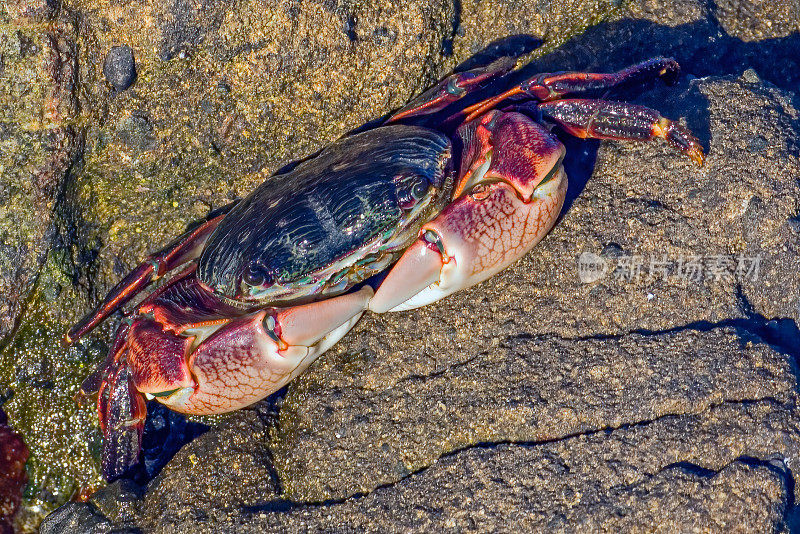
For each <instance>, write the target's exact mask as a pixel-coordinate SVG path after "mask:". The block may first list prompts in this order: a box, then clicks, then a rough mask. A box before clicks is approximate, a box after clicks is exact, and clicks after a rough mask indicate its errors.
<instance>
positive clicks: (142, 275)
mask: <svg viewBox="0 0 800 534" xmlns="http://www.w3.org/2000/svg"><path fill="white" fill-rule="evenodd" d="M231 207H233V205H231V206H226V208H227V209H225V212H223V213H220V214H218V215H217V216H215V217H214V218H212V219H209V220H208V221H206V222H204V223H203V224H201V225H200V226H198V227H197V228H195V229H194V230H191V231H189V232H186V233H185V234H183V235H182V236H181V237H179V238H178V239H176V240H175V241H173V242H172V243H171V244H169V245H168V246H167V247H165V248H163V249H162V250H160V251H159V252H156V253H155V254H152V255H150V256H148V257H147V258H146V259H145V260H144V261H143V262H142V263H140V264H139V265H138V266H137V267H136V268H135V269H134V270H133V271H131V272H130V273H129V274H128V276H126V277H125V278H123V279H122V281H121V282H119V283H118V284H117V285H116V286H114V288H113V289H112V290H111V291H109V292H108V294H107V295H106V297H105V298H104V299H103V302H101V303H100V305H99V306H97V307H96V308H95V309H94V310H92V311H91V312H90V313H89V314H88V315H86V316H85V317H84V318H83V319H81V320H80V321H79V322H78V323H77V324H76V325H75V326H73V327H72V328H70V329H69V331H68V332H67V333H66V335H65V336H64V343H66V344H67V345H71V344H72V343H74V342H75V341H77V340H78V339H79V338H81V337H82V336H84V335H86V334H87V333H89V331H91V330H92V329H93V328H94V327H95V326H97V325H98V324H100V323H101V322H102V321H103V319H105V318H106V317H108V316H109V315H111V314H112V313H114V312H115V311H116V310H118V309H119V308H120V307H122V306H123V305H125V303H127V302H128V301H129V300H130V299H132V298H133V297H135V296H136V295H137V294H138V293H139V292H140V291H142V290H143V289H144V288H146V287H147V286H148V285H149V284H150V283H151V282H153V281H155V280H158V279H159V278H160V277H161V276H163V275H164V274H165V273H167V272H169V271H171V270H172V269H174V268H176V267H179V266H180V265H183V264H184V263H186V262H188V261H191V260H193V259H195V258H196V257H197V256H198V255H199V254H200V252H201V251H202V249H203V244H204V243H205V242H206V240H207V239H208V238H209V236H210V235H211V233H212V232H213V231H214V229H215V228H216V227H217V225H218V224H219V223H220V221H221V220H222V218H223V217H224V216H225V213H227V211H230V208H231Z"/></svg>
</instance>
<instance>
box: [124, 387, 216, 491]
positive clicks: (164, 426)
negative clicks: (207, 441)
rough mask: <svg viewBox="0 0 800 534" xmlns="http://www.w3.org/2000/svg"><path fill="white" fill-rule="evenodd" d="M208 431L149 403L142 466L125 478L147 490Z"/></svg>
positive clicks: (132, 470)
mask: <svg viewBox="0 0 800 534" xmlns="http://www.w3.org/2000/svg"><path fill="white" fill-rule="evenodd" d="M208 429H209V427H208V425H204V424H203V423H197V422H195V421H189V420H188V419H186V416H185V415H183V414H180V413H178V412H173V411H172V410H170V409H169V408H167V407H166V406H164V405H163V404H161V403H158V402H156V401H150V402H148V403H147V419H146V420H145V424H144V434H143V436H142V452H141V456H140V460H139V463H138V464H136V465H134V466H133V467H131V468H130V469H129V470H128V471H127V472H126V473H125V475H124V476H123V477H121V478H126V479H130V480H133V481H134V482H136V483H137V484H139V485H140V486H144V485H145V484H147V483H148V482H150V481H151V480H152V479H153V478H155V476H156V475H158V473H160V472H161V469H163V468H164V466H165V465H167V462H169V461H170V460H171V459H172V457H173V456H175V454H176V453H177V452H178V451H179V450H180V449H181V447H183V446H184V445H186V444H187V443H190V442H191V441H192V440H194V439H195V438H196V437H198V436H200V435H202V434H204V433H205V432H206V431H208Z"/></svg>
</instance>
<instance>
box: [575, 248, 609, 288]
mask: <svg viewBox="0 0 800 534" xmlns="http://www.w3.org/2000/svg"><path fill="white" fill-rule="evenodd" d="M607 272H608V265H607V264H606V260H604V259H603V258H602V257H600V256H598V255H597V254H595V253H593V252H582V253H581V255H580V256H578V278H580V280H581V282H583V283H584V284H591V283H592V282H597V281H598V280H600V279H601V278H603V277H604V276H605V275H606V273H607Z"/></svg>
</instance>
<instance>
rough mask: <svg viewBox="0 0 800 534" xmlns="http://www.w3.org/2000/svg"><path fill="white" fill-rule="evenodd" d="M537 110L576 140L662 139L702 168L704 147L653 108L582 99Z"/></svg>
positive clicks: (565, 101) (684, 129)
mask: <svg viewBox="0 0 800 534" xmlns="http://www.w3.org/2000/svg"><path fill="white" fill-rule="evenodd" d="M536 109H537V110H538V111H539V112H540V113H541V115H542V118H543V119H545V120H548V121H551V122H554V123H556V124H558V125H559V126H561V127H562V128H564V129H565V130H566V131H567V132H569V133H570V134H572V135H574V136H576V137H581V138H587V137H589V138H594V139H622V140H631V141H649V140H651V139H654V138H656V137H662V138H664V139H666V140H667V141H668V142H669V143H670V144H671V145H673V146H675V147H676V148H678V149H680V150H682V151H683V152H685V153H686V154H687V155H688V156H689V157H691V158H692V159H693V160H694V161H695V162H696V163H697V164H698V165H700V166H702V165H703V161H704V156H703V148H702V146H700V142H699V141H698V140H697V139H696V138H695V137H694V136H693V135H692V133H691V132H690V131H689V129H688V128H686V127H684V126H681V125H680V124H677V123H674V122H672V121H670V120H669V119H666V118H664V117H662V116H661V114H660V113H659V112H658V111H656V110H654V109H650V108H648V107H644V106H638V105H636V104H628V103H625V102H610V101H608V100H582V99H572V100H556V101H554V102H546V103H544V104H539V105H538V106H536Z"/></svg>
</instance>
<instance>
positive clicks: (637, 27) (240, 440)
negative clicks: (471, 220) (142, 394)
mask: <svg viewBox="0 0 800 534" xmlns="http://www.w3.org/2000/svg"><path fill="white" fill-rule="evenodd" d="M797 7H798V6H797V2H796V1H794V0H793V1H792V2H785V1H782V0H772V1H764V2H741V1H724V2H722V1H717V2H707V1H705V0H675V1H671V2H667V3H665V2H657V1H654V0H652V1H651V0H637V1H634V2H629V3H626V4H625V5H623V6H619V5H617V4H616V3H613V2H612V3H609V2H602V1H598V2H572V1H558V2H538V3H533V4H531V3H520V2H515V1H501V0H490V1H485V0H484V1H480V2H467V1H464V2H449V1H448V0H441V1H436V2H394V1H393V2H383V3H376V2H355V3H353V2H315V1H311V0H280V1H277V0H276V1H274V2H264V1H258V0H239V1H233V2H223V1H216V0H212V1H204V2H188V1H181V0H179V1H175V2H172V1H169V2H164V1H161V0H142V1H138V2H128V3H125V2H123V3H120V2H117V1H113V0H103V1H100V2H98V1H94V0H92V1H89V0H68V1H65V2H64V3H63V4H62V5H56V3H55V2H48V1H46V0H12V1H10V2H5V3H4V4H3V5H2V6H0V78H2V79H3V81H5V80H7V79H9V80H12V82H13V83H10V84H0V94H1V95H2V100H3V104H4V106H3V109H2V111H0V143H2V145H0V146H2V148H3V150H0V169H2V186H3V188H5V189H4V190H5V191H7V193H6V194H5V196H3V198H4V199H5V198H8V201H1V202H0V204H2V205H0V210H6V211H3V212H2V214H3V215H4V217H2V218H0V219H2V221H3V222H0V238H2V239H0V241H2V242H3V243H5V244H6V245H7V246H6V250H7V253H6V256H8V258H10V259H8V260H7V261H5V260H2V261H0V295H2V299H0V300H2V302H0V347H3V352H2V359H0V395H2V398H3V399H5V398H7V397H8V396H9V395H10V394H11V393H13V395H14V396H13V398H11V400H9V401H7V402H6V403H5V405H4V407H5V408H6V410H7V411H8V412H9V414H10V417H11V419H12V422H13V423H14V425H15V426H16V427H17V428H19V429H21V431H22V432H23V434H24V435H25V437H26V440H27V441H28V442H29V443H30V444H31V452H32V456H31V460H30V462H29V469H30V473H31V487H30V488H29V492H28V493H29V495H32V496H33V497H32V498H31V499H29V501H28V503H27V506H26V507H25V509H24V510H23V511H24V517H23V518H22V519H20V520H18V526H19V527H20V528H21V529H23V530H31V529H33V528H34V526H35V524H36V522H37V521H38V520H39V519H40V518H41V517H42V516H43V515H44V513H46V512H47V511H49V510H51V509H52V508H53V507H54V506H56V505H57V504H58V503H60V502H63V501H64V500H66V499H67V498H69V497H70V496H87V495H88V494H90V493H91V492H92V490H93V489H95V488H96V487H97V486H98V484H99V479H98V476H97V472H96V465H97V458H96V454H97V445H98V435H97V431H96V423H95V421H94V416H93V415H92V413H91V412H92V410H91V407H86V408H83V409H80V410H77V411H76V409H75V407H74V405H73V402H72V399H71V397H72V395H74V393H75V392H76V391H77V386H78V384H79V383H80V380H81V377H82V376H84V375H85V374H87V372H88V370H89V368H90V366H91V364H92V362H93V361H97V360H99V359H100V357H101V356H102V353H103V351H104V349H105V344H106V343H107V340H108V336H109V334H110V331H111V329H112V328H113V325H109V326H107V327H106V329H105V330H103V331H101V332H99V333H98V334H97V335H96V336H94V337H92V338H90V339H89V340H87V341H86V342H85V343H83V344H81V345H79V346H78V347H76V348H74V349H71V350H61V349H57V348H56V347H55V346H54V345H55V340H56V339H57V338H58V337H60V335H61V333H62V332H63V330H64V329H65V328H66V326H67V325H68V324H69V323H70V322H71V321H73V320H74V319H75V318H76V316H77V315H79V314H81V313H83V312H84V311H86V309H88V307H89V305H90V302H92V301H94V300H95V299H96V298H97V297H98V296H99V295H101V294H102V293H104V292H105V291H106V290H107V289H108V288H109V287H110V285H111V284H113V283H114V282H116V280H117V279H118V278H119V277H120V276H121V275H122V274H124V272H125V271H126V270H127V269H128V268H130V267H131V266H132V265H133V264H135V263H136V262H138V260H139V259H140V258H141V257H142V256H143V255H144V254H145V253H146V252H147V251H151V250H154V249H157V248H158V247H160V246H161V245H163V244H165V243H166V242H167V241H169V240H170V239H171V238H172V237H174V236H175V235H177V234H179V233H180V232H181V231H183V229H184V228H185V226H186V224H187V223H189V222H190V221H192V220H194V219H197V218H201V217H204V216H205V215H206V214H207V213H208V212H209V210H210V209H212V208H216V207H220V206H222V205H224V204H225V203H227V202H229V201H230V200H231V199H233V198H235V197H236V196H238V195H241V194H244V193H246V192H247V191H249V190H250V189H251V188H252V186H253V185H254V184H256V183H258V182H259V181H260V180H262V179H263V177H264V176H265V175H266V174H269V173H271V172H272V171H274V170H275V169H277V168H279V167H280V166H282V165H284V164H286V163H288V162H290V161H292V160H294V159H296V158H299V157H304V156H307V155H309V154H311V153H313V152H315V151H316V150H318V149H319V148H321V147H322V146H324V145H325V144H326V143H328V142H330V141H331V140H333V139H335V138H337V137H338V136H340V135H342V134H343V133H345V132H347V131H349V130H351V129H353V128H356V127H358V126H361V125H362V124H364V123H365V122H367V121H369V120H373V119H376V118H378V117H380V116H382V115H383V114H385V113H387V112H388V111H390V110H391V109H393V108H396V107H398V106H400V105H401V104H402V103H403V102H404V101H406V100H407V99H408V98H409V97H410V96H411V95H412V94H414V93H416V92H418V91H420V90H422V89H424V88H425V87H427V86H428V85H430V84H431V82H433V81H434V80H435V79H436V78H437V77H438V76H440V75H442V74H445V73H446V72H448V71H449V70H451V69H452V68H453V67H454V66H456V65H457V64H464V62H466V64H471V63H480V62H482V61H484V60H485V59H486V58H488V57H492V56H494V55H497V54H500V53H509V52H510V53H515V54H521V53H528V52H530V51H531V50H532V49H533V48H534V47H535V46H536V45H537V44H538V43H539V42H540V41H541V42H544V45H543V47H541V48H540V49H539V51H538V53H539V54H541V51H543V50H545V51H547V50H552V49H553V47H554V46H555V45H556V44H559V43H561V42H563V41H566V40H567V39H568V38H569V37H570V36H572V35H574V34H575V33H576V32H579V31H582V30H583V29H584V28H586V27H587V26H590V25H592V24H595V26H593V27H592V28H590V29H588V30H587V31H586V32H585V33H584V34H583V35H582V36H580V37H579V38H577V39H573V40H570V41H569V42H567V43H566V44H565V45H564V46H562V47H560V48H558V49H556V50H552V53H550V54H548V55H547V56H544V57H541V58H539V59H537V60H536V61H535V62H534V63H533V64H532V65H531V66H530V67H528V68H527V69H525V72H526V73H532V72H538V71H546V70H562V69H566V68H579V69H594V70H603V71H608V70H612V69H615V68H619V67H621V66H623V65H626V64H630V63H632V62H635V61H638V60H641V59H644V58H645V57H649V56H654V55H672V56H675V57H676V58H677V59H678V60H679V61H680V62H681V64H682V66H683V68H684V72H685V73H687V74H688V76H686V77H685V78H683V79H682V81H681V84H680V85H679V86H678V87H677V88H675V89H665V88H656V89H655V90H653V91H652V92H649V93H646V94H645V95H643V96H642V97H639V99H638V100H637V101H638V102H641V103H648V104H650V105H653V106H655V107H657V108H658V109H660V110H662V111H663V112H664V113H665V115H668V116H670V117H675V118H677V117H684V118H685V120H686V121H687V124H688V125H689V126H690V127H691V128H692V129H693V130H694V131H695V132H696V133H697V134H698V135H699V136H700V137H701V140H702V142H703V143H704V145H705V146H706V148H708V149H709V160H708V165H707V167H705V168H704V169H701V170H699V169H697V168H695V167H693V166H692V165H691V163H690V162H688V161H687V160H685V158H681V157H679V156H676V154H675V153H674V151H673V150H671V149H670V148H668V147H666V146H665V145H664V144H663V143H652V144H648V145H639V146H634V145H627V144H615V143H603V144H598V143H591V142H590V143H584V142H578V141H567V143H568V148H569V150H570V156H569V159H568V160H567V162H566V163H567V166H568V172H569V173H570V176H571V180H572V182H573V186H572V188H571V191H570V204H571V208H570V210H569V211H568V212H566V214H565V216H564V218H563V220H562V222H561V224H560V225H559V226H558V227H557V228H556V229H555V230H554V232H553V233H552V235H551V236H549V237H548V238H547V239H546V240H545V242H544V243H542V244H541V245H540V246H539V247H538V248H537V250H536V252H535V253H534V254H531V255H529V256H528V257H527V258H525V259H524V260H522V261H520V262H519V263H518V264H517V265H515V266H514V267H513V268H512V269H510V270H509V271H507V272H505V273H503V274H501V275H499V276H497V277H495V278H493V279H492V280H490V281H488V282H487V283H485V284H482V285H481V286H480V287H478V288H475V289H472V290H470V291H468V292H465V293H463V294H461V295H457V296H454V297H453V298H451V299H448V300H446V301H445V302H442V303H440V304H438V305H436V306H433V307H430V308H426V309H423V310H419V311H415V312H409V313H403V314H393V315H386V316H382V317H378V316H373V315H370V316H368V317H366V318H365V320H363V321H362V322H361V324H360V325H359V326H357V328H356V329H355V331H354V332H353V333H352V334H350V335H349V336H348V337H347V338H346V339H345V341H344V342H343V343H341V344H340V345H338V346H337V347H336V348H335V349H333V350H332V351H331V353H330V354H329V355H327V356H326V357H324V358H323V359H322V360H321V361H320V362H319V363H318V364H317V365H315V366H314V367H313V369H312V370H310V372H309V373H307V374H306V375H305V376H303V377H301V378H300V379H299V380H298V381H297V382H295V383H294V384H293V385H292V386H290V388H289V390H288V393H287V394H286V397H285V400H284V401H283V403H282V404H281V403H280V402H278V401H279V400H280V399H273V401H274V402H275V403H276V404H274V405H273V404H268V403H262V404H260V405H259V406H258V407H256V408H254V409H250V410H245V411H243V412H241V413H238V414H235V415H233V416H231V417H229V418H226V419H223V420H222V421H221V422H218V423H215V424H216V425H217V426H218V428H217V429H215V430H212V431H211V432H209V433H207V434H205V435H204V436H201V437H200V438H198V439H197V440H195V441H194V442H192V443H190V444H189V445H187V446H186V447H184V448H183V449H182V450H181V452H180V453H179V454H178V455H177V456H176V457H175V458H174V460H173V461H172V462H171V463H170V464H169V465H168V466H167V467H166V468H165V470H164V471H163V473H162V474H161V475H160V476H159V477H158V478H157V479H156V480H155V481H154V482H153V483H151V485H150V486H149V487H148V488H147V490H148V491H147V493H146V495H145V497H144V498H143V499H142V500H141V501H139V500H137V499H136V497H137V495H138V491H139V490H138V489H136V488H130V487H122V486H121V485H119V484H117V485H113V486H110V487H109V488H107V489H106V490H104V491H103V492H101V493H99V494H95V496H94V497H93V498H92V499H91V501H90V503H83V504H71V505H69V506H68V507H66V508H63V509H61V510H59V512H58V513H57V514H55V515H53V516H51V518H50V520H49V521H48V528H51V529H53V530H52V531H54V532H57V531H64V530H67V531H70V532H79V531H80V530H79V526H80V525H83V527H82V528H84V529H87V531H89V529H90V527H91V528H94V527H93V526H92V525H94V526H96V527H97V528H98V529H108V528H110V524H111V523H115V524H116V525H117V526H118V527H125V528H127V527H132V526H140V527H142V528H144V529H145V530H157V531H158V530H161V531H174V529H176V528H179V527H180V528H185V529H187V530H193V529H194V530H206V531H219V530H221V529H225V528H228V529H229V530H232V529H237V530H245V531H246V530H252V531H263V530H265V529H267V528H268V527H269V528H275V529H276V530H288V531H292V530H298V531H299V530H307V529H308V530H366V529H374V530H381V531H386V530H400V529H403V528H406V529H415V530H444V529H452V530H455V529H457V528H458V529H462V530H487V531H488V530H495V527H498V528H502V527H503V526H504V525H502V524H501V523H500V521H501V520H502V519H503V518H506V519H507V518H509V517H519V518H520V520H519V525H520V527H530V528H533V529H539V530H559V529H560V530H573V529H574V528H571V527H575V526H576V525H580V526H581V527H583V526H585V527H586V529H591V528H594V529H606V530H619V529H623V530H635V529H637V528H643V527H642V526H643V525H644V526H646V527H649V526H652V525H656V524H659V525H660V524H663V525H664V528H665V530H668V531H674V530H681V529H682V528H688V527H689V526H696V525H697V526H699V527H700V528H707V529H709V530H730V529H729V528H727V527H729V526H730V525H739V524H741V525H742V527H741V528H742V530H743V531H747V532H758V531H771V530H774V527H779V526H780V524H781V522H782V521H783V519H784V518H785V516H786V514H788V515H789V516H790V517H791V514H792V513H793V512H792V511H791V510H787V508H788V507H789V505H790V503H793V502H794V497H793V495H791V491H790V489H791V487H792V485H791V484H790V483H789V482H790V480H791V479H790V475H789V474H788V471H787V469H795V470H796V462H797V451H796V448H797V413H796V408H795V407H794V403H795V393H794V389H795V387H796V380H795V378H794V375H793V372H794V371H793V369H795V367H794V363H793V362H791V360H790V356H791V357H796V356H797V355H798V354H797V348H796V347H797V346H798V339H800V334H798V331H797V326H796V321H797V319H798V315H800V309H799V308H798V305H800V289H798V284H799V283H800V282H798V279H797V276H796V273H797V272H798V268H800V266H798V254H797V252H798V248H800V247H799V246H798V239H799V237H798V236H799V235H800V230H799V229H800V223H798V220H799V216H800V200H798V198H799V197H800V194H799V193H798V182H797V179H796V177H797V176H798V175H800V173H799V172H798V170H799V169H798V152H799V150H798V147H799V146H800V143H798V141H797V133H796V132H797V131H798V115H797V107H796V92H797V88H798V85H800V56H798V55H797V54H796V50H797V49H798V47H800V37H799V36H798V33H797V20H800V17H798V16H797V15H798V9H797ZM604 17H607V18H606V19H605V21H604V22H601V19H603V18H604ZM598 22H599V24H598ZM119 45H125V46H128V47H130V48H131V50H133V53H134V55H135V57H136V62H137V70H138V77H137V80H136V83H135V84H134V85H133V86H132V87H131V88H130V89H128V90H126V91H124V92H122V93H119V92H117V91H114V90H112V89H111V88H110V87H109V85H108V84H107V83H106V82H105V81H104V78H103V73H102V66H103V60H104V58H105V57H106V54H107V53H108V51H109V50H111V49H112V48H113V47H114V46H119ZM487 47H488V48H487ZM533 55H536V52H534V53H533ZM748 69H754V70H748ZM709 75H713V76H720V75H729V77H727V78H711V79H694V78H695V77H703V76H709ZM31 81H32V82H33V83H28V82H31ZM26 88H30V90H26ZM42 110H44V113H42ZM598 146H599V150H598ZM590 170H593V174H592V175H591V177H590V176H589V175H588V174H587V173H588V172H589V171H590ZM587 180H588V181H587ZM578 193H580V196H578ZM3 202H5V203H3ZM581 252H591V253H594V254H597V255H599V256H600V257H602V258H603V259H605V261H607V262H608V266H609V269H610V270H612V271H613V269H614V267H615V266H618V265H620V263H624V262H625V261H630V259H631V258H633V257H635V256H641V257H643V258H647V260H648V261H649V260H650V258H656V259H658V258H661V257H662V255H666V256H665V257H666V258H669V259H671V260H677V259H678V258H680V257H684V258H689V257H691V256H693V255H702V256H703V261H707V258H709V257H711V256H713V255H722V256H720V257H723V256H731V257H739V256H742V257H747V258H749V257H753V256H754V255H760V256H761V257H762V264H761V270H760V271H759V277H758V279H753V278H752V276H748V274H747V273H740V274H739V276H726V277H722V278H721V279H720V280H715V279H714V278H713V277H703V279H701V280H698V281H696V282H695V281H686V280H683V279H682V278H681V277H680V276H678V274H679V273H677V272H676V271H675V265H672V269H671V270H668V271H667V272H666V274H665V276H664V277H663V279H660V277H654V278H651V277H650V276H649V275H648V276H644V275H643V276H641V277H638V278H635V279H632V280H628V279H625V278H624V277H623V276H620V275H622V274H623V271H621V270H619V271H613V272H612V271H610V272H609V273H608V274H607V276H606V277H605V278H603V279H602V280H600V281H598V282H595V283H592V284H581V283H580V281H579V280H578V277H577V266H576V258H577V257H578V255H579V254H580V253H581ZM1 255H2V254H0V256H1ZM626 258H628V259H627V260H626ZM648 270H649V264H648V265H647V267H646V269H645V275H647V274H648V272H649V271H648ZM770 319H782V320H780V321H777V322H770V321H769V320H770ZM687 325H690V326H689V327H688V328H687ZM733 327H738V328H739V329H738V330H733V329H732V328H733ZM743 329H744V330H743ZM748 330H749V331H748ZM754 333H757V334H760V335H762V336H763V339H758V338H757V337H753V334H754ZM764 340H766V341H769V342H772V343H776V344H778V345H779V348H780V347H782V348H781V351H782V352H781V351H777V352H776V351H775V350H772V349H770V348H768V347H767V345H765V343H764ZM7 391H9V392H10V393H6V392H7ZM164 428H167V429H169V428H171V427H170V425H167V427H164ZM164 428H162V430H161V433H162V434H163V433H164V432H166V431H165V430H164ZM156 434H157V433H156ZM512 442H521V443H512ZM784 459H785V460H784ZM777 460H781V461H777ZM156 464H157V462H155V463H154V465H156ZM563 466H567V467H568V469H567V470H565V469H563ZM382 484H386V486H385V487H379V486H380V485H382ZM376 488H377V489H376ZM362 493H363V494H364V495H361V494H362ZM327 499H334V500H333V501H329V502H328V503H327V504H325V505H322V506H318V505H314V504H309V503H306V502H305V500H327ZM465 503H467V504H465ZM498 511H500V512H501V513H500V514H499V515H498ZM680 521H686V523H679V522H680Z"/></svg>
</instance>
